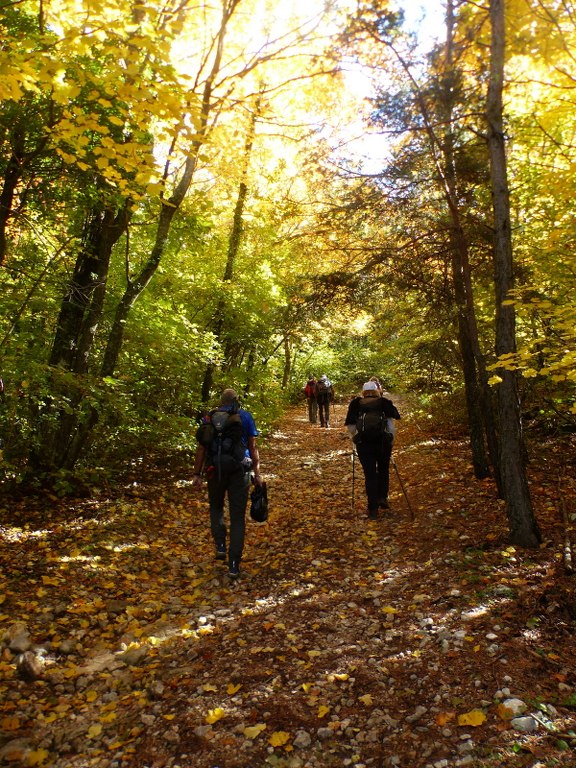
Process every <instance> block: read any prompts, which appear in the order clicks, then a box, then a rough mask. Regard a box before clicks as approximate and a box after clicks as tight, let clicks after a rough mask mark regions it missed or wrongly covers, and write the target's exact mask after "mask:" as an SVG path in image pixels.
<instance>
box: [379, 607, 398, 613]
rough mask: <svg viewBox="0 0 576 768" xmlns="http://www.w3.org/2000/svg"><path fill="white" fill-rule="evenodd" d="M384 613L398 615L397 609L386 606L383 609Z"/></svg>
mask: <svg viewBox="0 0 576 768" xmlns="http://www.w3.org/2000/svg"><path fill="white" fill-rule="evenodd" d="M382 613H398V611H397V610H396V608H392V606H391V605H385V606H384V608H382Z"/></svg>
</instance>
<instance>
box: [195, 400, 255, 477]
mask: <svg viewBox="0 0 576 768" xmlns="http://www.w3.org/2000/svg"><path fill="white" fill-rule="evenodd" d="M196 440H198V442H199V443H200V445H202V446H204V448H205V449H206V454H207V456H206V460H207V466H208V467H210V466H212V467H215V469H216V471H217V472H218V479H220V478H221V477H223V476H226V475H229V474H230V473H231V472H235V471H237V470H239V469H240V468H242V467H243V462H244V457H245V455H246V451H245V448H244V443H243V442H242V420H241V418H240V414H239V413H238V412H237V411H226V410H221V409H220V408H216V409H215V410H213V411H210V413H209V415H208V421H206V422H204V423H203V424H201V425H200V426H199V427H198V429H197V431H196Z"/></svg>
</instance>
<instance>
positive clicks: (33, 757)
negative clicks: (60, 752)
mask: <svg viewBox="0 0 576 768" xmlns="http://www.w3.org/2000/svg"><path fill="white" fill-rule="evenodd" d="M49 754H50V753H49V752H48V751H47V750H45V749H35V750H34V751H33V752H29V753H28V756H27V758H26V765H42V763H45V762H46V760H47V758H48V755H49Z"/></svg>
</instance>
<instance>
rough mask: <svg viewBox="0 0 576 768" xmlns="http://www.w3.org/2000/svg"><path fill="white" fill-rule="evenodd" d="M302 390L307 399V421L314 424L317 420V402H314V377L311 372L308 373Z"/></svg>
mask: <svg viewBox="0 0 576 768" xmlns="http://www.w3.org/2000/svg"><path fill="white" fill-rule="evenodd" d="M302 391H303V392H304V395H305V397H306V400H307V401H308V421H309V422H310V424H316V422H317V420H318V403H317V402H316V378H315V376H314V374H313V373H311V374H309V376H308V381H307V382H306V386H305V387H304V389H303V390H302Z"/></svg>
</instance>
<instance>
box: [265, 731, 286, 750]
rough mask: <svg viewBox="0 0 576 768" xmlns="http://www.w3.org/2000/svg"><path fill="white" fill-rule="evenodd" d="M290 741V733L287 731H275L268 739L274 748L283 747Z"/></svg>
mask: <svg viewBox="0 0 576 768" xmlns="http://www.w3.org/2000/svg"><path fill="white" fill-rule="evenodd" d="M288 741H290V734H289V733H286V731H274V733H273V734H272V735H271V736H270V738H269V739H268V744H271V745H272V746H273V747H283V746H284V744H286V743H287V742H288Z"/></svg>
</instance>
